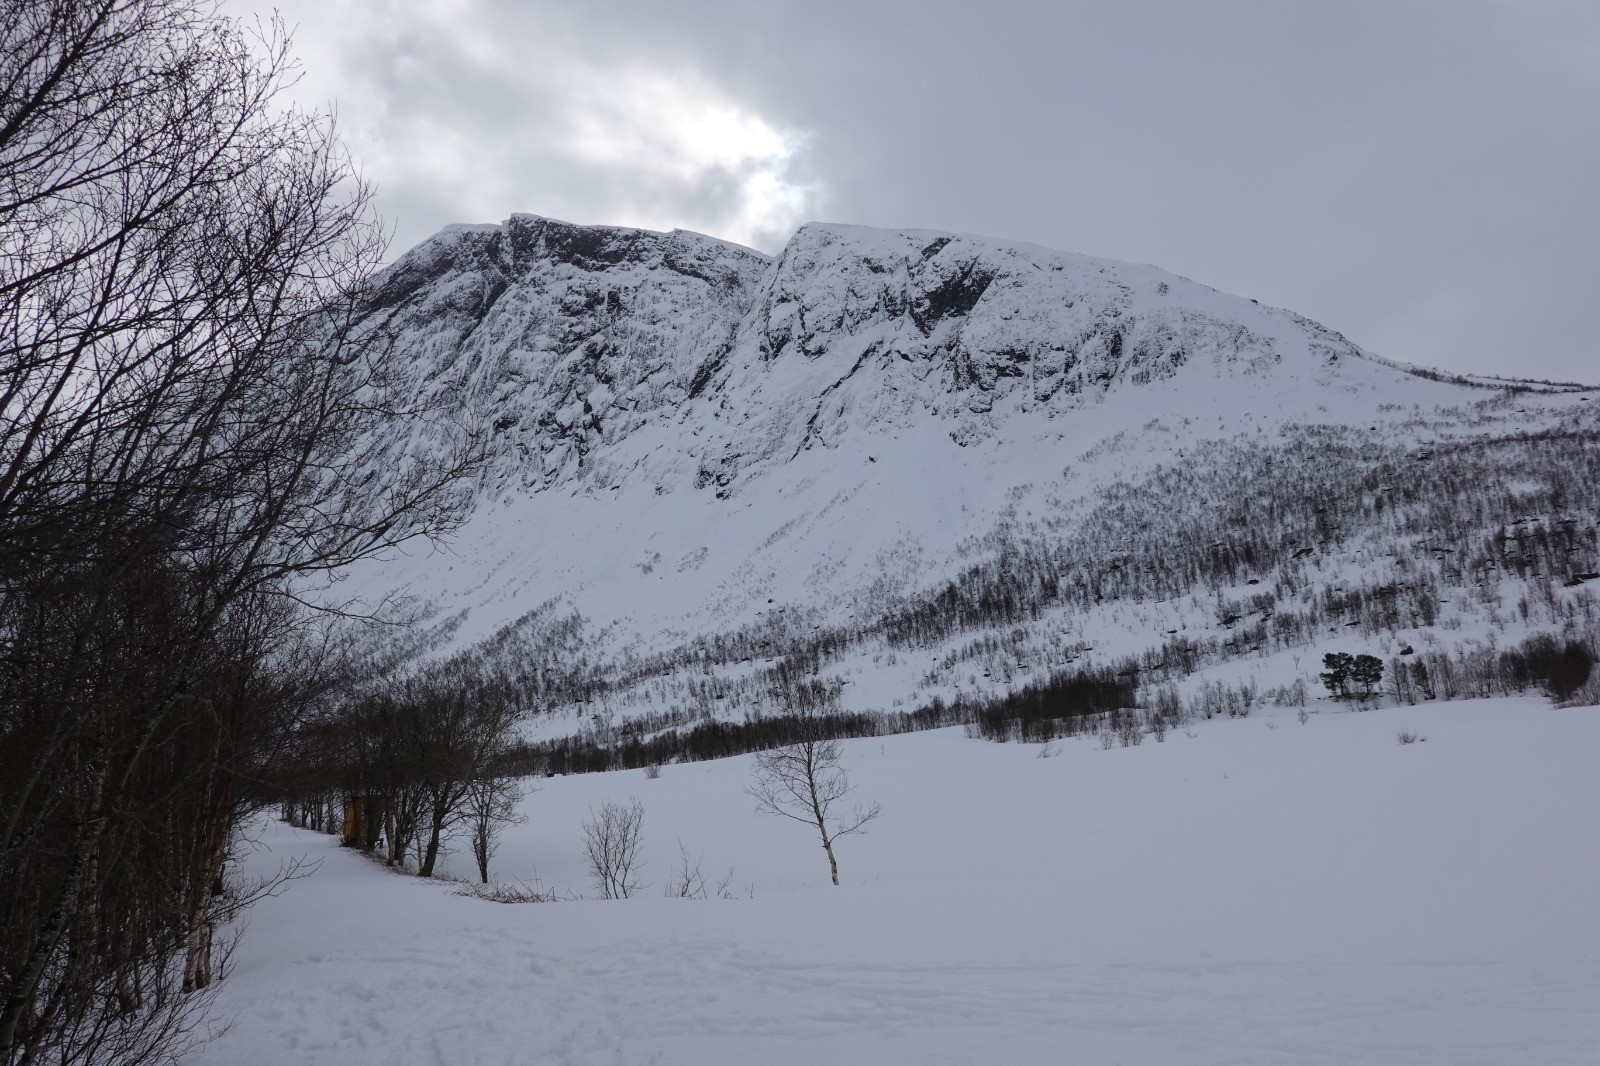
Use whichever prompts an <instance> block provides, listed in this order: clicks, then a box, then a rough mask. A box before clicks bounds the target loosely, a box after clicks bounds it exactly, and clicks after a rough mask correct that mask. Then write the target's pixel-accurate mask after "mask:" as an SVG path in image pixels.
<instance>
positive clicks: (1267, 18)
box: [301, 0, 1600, 379]
mask: <svg viewBox="0 0 1600 1066" xmlns="http://www.w3.org/2000/svg"><path fill="white" fill-rule="evenodd" d="M406 10H407V9H406V8H404V7H401V6H396V7H395V8H394V9H393V12H392V13H391V15H390V16H389V17H390V18H391V19H395V20H399V22H398V24H397V25H394V26H388V27H383V28H382V32H378V33H374V34H373V35H372V36H370V37H368V38H366V39H363V40H357V41H355V42H353V43H352V44H351V45H349V46H348V47H346V48H344V49H342V50H341V51H340V52H339V53H337V54H336V55H335V56H333V57H332V58H331V59H328V60H327V61H330V62H332V63H334V64H336V65H337V68H338V69H337V71H336V72H335V73H334V74H333V75H332V83H333V84H335V85H342V86H343V87H344V88H345V90H347V91H348V93H349V95H350V97H351V99H352V100H357V99H361V98H363V96H365V97H366V98H368V99H371V100H375V101H378V102H380V103H381V106H382V108H383V111H382V114H380V115H378V116H376V117H374V116H371V115H352V114H350V108H349V107H347V108H346V114H347V116H348V117H349V118H350V119H351V120H352V121H353V122H357V123H361V122H369V123H371V125H372V128H373V130H374V132H375V136H377V137H378V138H379V139H380V140H382V139H384V138H388V140H386V141H384V148H385V151H384V153H382V158H383V159H384V161H385V162H384V163H383V167H382V169H381V170H374V172H373V176H374V177H375V178H377V179H378V180H379V181H380V182H381V183H382V185H383V187H384V196H385V199H384V204H385V206H386V209H387V210H388V211H389V212H390V213H391V214H392V215H394V216H396V219H397V225H398V234H397V241H398V243H400V244H409V243H411V242H413V241H415V240H416V239H418V238H420V237H421V236H424V235H425V234H426V233H428V232H431V231H432V230H435V229H437V228H438V227H439V226H440V225H442V224H444V223H446V222H449V221H458V220H473V221H476V220H487V219H494V218H499V217H503V216H504V215H505V214H508V213H510V212H511V211H534V212H540V213H546V214H556V215H562V216H564V217H569V218H572V219H573V220H575V221H587V222H601V221H626V220H628V219H627V218H625V217H623V216H629V215H631V216H634V217H641V216H648V217H650V218H652V219H662V220H665V221H664V223H663V224H680V225H685V226H689V227H691V228H709V229H712V230H713V231H715V229H714V227H715V226H716V225H717V224H719V220H726V219H728V218H729V217H731V216H730V215H729V210H730V208H729V203H730V200H731V198H733V197H735V196H736V195H737V186H738V180H739V176H738V172H737V168H732V169H726V168H725V169H722V170H714V171H708V172H707V173H705V174H703V175H700V176H699V177H698V178H697V179H696V180H692V181H684V180H675V179H672V178H670V177H663V176H662V175H660V174H653V173H652V172H651V171H650V169H649V168H648V167H642V168H641V167H627V166H616V165H606V164H604V163H602V162H597V161H594V160H585V159H582V158H578V157H575V156H574V155H573V154H572V153H571V152H570V151H568V150H567V149H566V148H565V147H563V145H564V143H565V141H564V138H566V137H567V134H568V133H569V132H570V131H569V130H568V128H567V125H566V123H567V122H568V118H569V115H570V111H571V108H572V106H573V99H572V92H571V91H570V89H569V87H568V86H564V85H563V83H562V81H561V77H560V74H561V71H562V70H564V69H568V67H570V68H572V69H577V68H580V67H581V68H582V69H584V70H587V71H590V72H594V71H599V72H602V74H603V72H605V71H608V70H615V71H617V72H619V74H620V73H622V72H627V71H634V70H640V69H645V70H654V71H658V72H668V73H672V72H679V73H685V74H689V75H693V76H694V77H696V78H699V79H703V80H704V81H705V82H707V83H708V84H710V85H712V86H715V87H716V88H717V89H719V90H720V91H721V92H722V93H724V94H726V95H727V96H728V97H729V98H730V99H732V100H734V101H737V102H738V103H739V104H740V105H742V106H743V107H745V108H747V109H748V110H749V111H750V113H752V114H754V115H758V116H760V117H761V118H763V119H765V120H766V121H767V122H769V123H771V124H773V125H774V126H775V127H777V128H781V129H785V130H793V131H799V132H803V133H804V134H806V135H807V136H808V140H807V142H806V147H805V148H804V150H803V151H801V152H800V153H799V154H798V155H797V156H796V157H795V158H794V159H793V161H792V168H791V174H790V178H791V180H792V181H793V182H794V183H796V184H798V185H806V186H814V188H812V190H811V192H810V194H809V195H808V196H807V197H805V198H804V199H803V206H804V207H805V208H806V209H808V211H809V213H810V214H813V215H820V216H824V217H827V218H829V219H831V220H837V221H844V222H859V223H865V224H868V225H886V226H923V227H929V228H943V229H954V230H962V231H969V232H980V233H987V234H993V235H997V236H1004V237H1011V238H1015V239H1022V240H1030V241H1035V242H1038V243H1041V244H1046V245H1051V246H1054V247H1060V248H1068V249H1072V250H1077V251H1084V252H1089V253H1092V254H1099V255H1109V256H1113V257H1116V258H1123V259H1133V260H1140V261H1146V262H1153V263H1157V264H1158V265H1161V266H1163V267H1166V268H1168V269H1171V270H1176V271H1178V272H1180V273H1184V274H1187V275H1189V276H1191V277H1194V278H1196V279H1197V280H1200V281H1203V282H1206V283H1208V284H1212V285H1215V286H1217V287H1219V288H1222V289H1226V290H1229V291H1234V292H1239V293H1242V294H1245V295H1249V296H1253V297H1256V298H1258V299H1261V300H1262V301H1263V302H1268V303H1273V304H1279V305H1283V306H1288V307H1292V308H1294V309H1295V310H1298V311H1301V312H1303V313H1306V314H1309V315H1311V316H1313V317H1315V318H1318V319H1319V320H1321V321H1323V322H1325V323H1327V324H1328V325H1330V326H1332V327H1333V328H1335V329H1339V330H1341V331H1342V332H1344V333H1346V334H1347V335H1349V336H1350V337H1351V338H1352V339H1353V340H1355V341H1357V342H1358V343H1361V344H1363V345H1365V346H1367V347H1369V348H1371V349H1373V350H1375V351H1378V352H1380V353H1382V354H1385V355H1388V356H1391V357H1394V358H1398V359H1403V360H1409V361H1415V362H1420V363H1427V364H1433V365H1439V366H1446V367H1450V368H1455V369H1463V370H1471V371H1479V372H1497V373H1511V374H1526V375H1536V376H1549V377H1564V378H1579V379H1600V358H1597V354H1596V346H1595V342H1594V340H1593V336H1594V330H1593V328H1592V326H1591V323H1590V317H1591V311H1590V305H1591V303H1592V301H1593V296H1592V293H1593V292H1594V290H1595V288H1596V286H1597V283H1600V270H1597V268H1596V263H1595V253H1594V249H1595V248H1596V247H1597V245H1600V198H1597V197H1596V196H1595V195H1594V191H1593V190H1594V187H1595V186H1596V184H1597V180H1596V179H1597V176H1600V165H1597V164H1600V137H1596V135H1595V134H1596V131H1597V130H1600V122H1597V119H1600V91H1597V90H1600V7H1597V6H1596V5H1593V4H1592V3H1556V2H1550V3H1518V4H1510V3H1496V2H1489V0H1483V2H1450V3H1444V2H1440V3H1433V4H1425V3H1408V4H1393V3H1387V2H1373V0H1357V2H1345V3H1340V4H1336V5H1334V4H1325V5H1301V4H1282V3H1277V2H1270V0H1261V2H1253V3H1246V2H1212V3H1205V4H1194V3H1188V2H1179V0H1171V2H1145V3H1113V2H1104V3H1035V4H1023V3H1009V4H1008V3H991V4H987V5H973V4H970V3H965V4H953V3H938V2H928V3H909V2H908V3H881V2H879V3H872V2H865V0H854V2H849V3H845V2H835V0H812V2H808V3H765V4H747V3H734V2H726V3H717V2H698V3H695V2H690V3H677V4H670V5H668V4H659V3H645V2H642V0H635V2H628V0H590V2H589V3H585V4H582V5H571V4H556V3H550V2H540V3H516V2H512V0H480V2H479V3H477V4H475V5H473V6H472V7H471V8H462V9H461V10H463V11H468V12H469V15H470V17H474V18H478V19H482V20H483V21H484V23H485V25H483V26H478V27H475V28H476V29H478V30H482V31H483V32H484V33H487V34H489V35H491V36H492V37H493V39H494V40H495V41H497V42H500V43H501V44H503V45H505V46H506V50H507V51H508V52H510V53H512V54H514V55H521V56H523V57H525V62H526V64H545V65H547V66H548V67H549V68H550V70H551V71H552V73H553V75H555V76H553V77H551V78H541V77H537V76H530V74H529V72H528V70H527V69H519V68H518V66H517V65H516V64H515V63H512V64H510V65H503V64H500V63H497V62H496V63H487V64H486V63H484V62H483V57H482V55H481V54H474V52H473V50H472V49H471V48H470V47H468V48H463V47H462V45H461V42H460V41H458V40H456V39H455V38H453V37H452V36H451V35H449V34H441V33H438V32H434V31H430V30H427V29H421V30H407V28H406V25H405V22H404V12H405V11H406ZM314 17H315V9H314V8H313V9H311V12H310V14H302V15H301V18H302V21H303V22H306V23H307V24H306V29H305V30H303V31H302V40H304V39H305V34H306V32H308V31H309V32H310V33H312V34H313V35H314V34H315V33H316V27H315V25H314V24H313V22H311V21H308V20H313V19H314ZM375 28H376V27H375ZM307 58H308V62H312V61H314V59H327V57H321V56H319V54H318V53H317V51H316V49H315V48H313V49H312V51H311V52H310V53H309V54H308V57H307ZM340 95H341V97H343V96H344V95H345V94H344V93H340ZM427 129H436V130H439V131H443V132H445V133H447V134H448V135H449V138H450V139H451V141H452V142H453V143H455V144H457V145H459V146H461V148H460V152H461V153H464V154H465V155H466V156H467V157H468V158H466V159H464V160H461V161H460V163H461V165H460V166H458V167H456V168H454V169H452V168H449V167H445V168H442V169H441V168H436V167H435V168H430V167H427V166H420V165H409V164H408V162H407V158H406V150H407V148H408V147H410V148H412V149H414V150H415V151H417V152H419V153H421V152H425V151H426V150H427V149H429V147H430V146H428V145H425V144H421V145H411V146H408V145H406V144H405V143H404V141H405V139H406V138H416V137H418V135H419V131H425V130H427ZM752 232H754V231H752ZM782 236H783V235H782V234H781V233H779V232H776V231H772V232H761V233H760V234H759V236H753V237H747V239H751V240H756V241H757V242H758V243H760V244H763V245H764V246H767V247H769V248H770V247H771V246H772V245H774V244H776V243H781V240H782Z"/></svg>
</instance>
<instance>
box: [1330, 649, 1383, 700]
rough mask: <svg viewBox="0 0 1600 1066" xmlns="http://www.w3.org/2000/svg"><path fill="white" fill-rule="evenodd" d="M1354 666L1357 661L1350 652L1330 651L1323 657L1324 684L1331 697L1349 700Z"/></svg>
mask: <svg viewBox="0 0 1600 1066" xmlns="http://www.w3.org/2000/svg"><path fill="white" fill-rule="evenodd" d="M1380 665H1381V664H1380ZM1354 666H1355V660H1354V659H1353V658H1351V656H1350V653H1349V652H1343V651H1330V652H1328V653H1327V654H1326V655H1324V656H1323V657H1322V683H1323V684H1324V685H1326V686H1328V694H1329V695H1330V696H1337V697H1339V698H1340V699H1348V698H1349V696H1350V680H1351V670H1352V669H1353V668H1354Z"/></svg>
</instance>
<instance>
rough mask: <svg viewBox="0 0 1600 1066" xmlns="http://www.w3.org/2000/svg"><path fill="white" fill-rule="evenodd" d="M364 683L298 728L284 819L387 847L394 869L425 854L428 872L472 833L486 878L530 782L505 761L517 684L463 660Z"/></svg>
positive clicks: (283, 782)
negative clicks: (447, 846)
mask: <svg viewBox="0 0 1600 1066" xmlns="http://www.w3.org/2000/svg"><path fill="white" fill-rule="evenodd" d="M364 687H365V691H363V692H361V693H360V694H359V695H353V696H349V697H348V698H347V699H346V700H345V701H344V702H342V703H341V704H340V705H339V706H338V707H337V708H335V709H334V710H333V712H332V713H330V714H328V715H326V716H325V717H323V718H322V719H321V720H319V721H317V722H315V723H308V724H306V725H305V726H304V727H302V728H301V729H299V730H298V731H297V732H296V734H295V743H294V748H293V751H292V752H291V753H290V754H289V757H288V758H286V759H285V760H284V765H285V767H287V768H289V770H290V772H289V773H286V774H284V775H282V776H281V777H280V779H279V788H280V790H281V792H282V794H283V795H284V797H285V798H284V799H283V801H282V802H283V814H284V816H285V817H286V818H287V819H288V820H289V821H290V822H292V823H294V824H296V825H301V826H313V827H315V828H322V829H325V830H326V831H328V832H330V833H332V832H337V833H339V834H340V835H342V836H343V838H344V843H345V844H347V845H349V846H351V847H357V848H360V849H361V850H363V851H366V852H377V851H379V850H380V848H381V850H382V853H383V857H384V860H385V862H386V863H387V864H388V865H390V866H401V865H403V864H405V863H407V862H408V860H410V861H414V867H415V869H416V871H417V873H419V874H420V875H421V876H423V877H432V876H433V874H434V870H435V868H436V866H437V865H438V861H439V856H440V854H441V848H442V846H443V843H444V840H445V838H446V836H447V835H449V834H451V833H454V832H464V833H465V835H466V836H467V838H468V840H469V841H470V845H471V848H472V853H473V857H474V859H475V861H476V863H477V866H478V873H479V876H480V878H481V879H482V880H483V881H484V882H485V883H487V882H488V880H489V860H490V858H492V857H493V854H494V848H495V838H496V833H497V830H498V829H499V827H500V826H502V825H504V824H507V823H509V822H513V821H515V820H516V818H517V813H516V804H517V801H518V800H519V799H520V798H521V797H522V794H523V788H524V786H523V785H522V783H521V782H520V781H518V780H517V778H516V777H515V776H513V775H512V774H510V773H508V772H507V770H506V767H505V762H506V755H507V753H508V751H509V750H510V748H511V744H512V740H513V727H514V726H515V724H516V722H517V720H518V719H519V717H520V712H519V711H518V709H517V701H516V700H515V699H514V698H513V688H512V686H511V685H510V684H508V683H507V682H506V681H504V680H503V679H500V678H497V677H495V676H493V675H488V674H485V673H483V672H481V671H480V670H478V669H477V668H476V663H475V661H473V660H460V659H457V660H447V661H444V662H442V663H438V664H434V665H432V666H429V667H426V668H423V669H420V670H416V671H413V672H410V673H406V674H402V675H400V676H396V677H391V678H386V679H383V680H381V681H377V682H369V683H368V684H367V685H366V686H364ZM330 807H331V808H332V809H333V810H334V812H335V816H334V817H333V818H330V817H328V816H327V815H326V814H324V813H323V812H325V811H327V810H328V809H329V808H330Z"/></svg>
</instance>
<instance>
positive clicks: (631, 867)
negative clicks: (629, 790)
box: [583, 798, 644, 899]
mask: <svg viewBox="0 0 1600 1066" xmlns="http://www.w3.org/2000/svg"><path fill="white" fill-rule="evenodd" d="M643 828H644V804H643V803H641V802H639V800H638V799H637V798H634V799H632V800H630V801H629V803H628V805H627V806H626V807H624V806H623V805H622V804H620V803H612V802H609V801H608V802H606V803H605V804H603V805H602V806H601V808H600V810H599V811H598V812H596V811H594V810H592V809H591V810H590V812H589V819H588V820H587V821H586V822H584V823H583V847H584V853H585V855H586V856H587V857H588V860H589V873H590V874H591V875H593V877H594V883H595V887H597V888H599V889H600V894H601V896H602V897H604V898H605V899H627V898H628V897H630V896H632V895H633V893H635V892H637V891H638V890H639V889H640V888H642V887H643V885H642V884H641V883H640V882H639V881H638V880H637V879H636V876H637V870H636V867H637V865H638V852H639V839H640V836H641V835H642V832H643Z"/></svg>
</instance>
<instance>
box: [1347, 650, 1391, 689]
mask: <svg viewBox="0 0 1600 1066" xmlns="http://www.w3.org/2000/svg"><path fill="white" fill-rule="evenodd" d="M1346 658H1349V656H1346ZM1350 680H1351V681H1354V682H1355V683H1356V684H1358V685H1360V686H1361V695H1362V696H1363V697H1366V696H1371V695H1372V694H1373V693H1374V692H1376V691H1377V690H1378V686H1379V685H1381V684H1383V660H1382V659H1380V658H1378V657H1377V656H1376V655H1357V656H1356V657H1355V658H1354V659H1351V660H1350Z"/></svg>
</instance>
